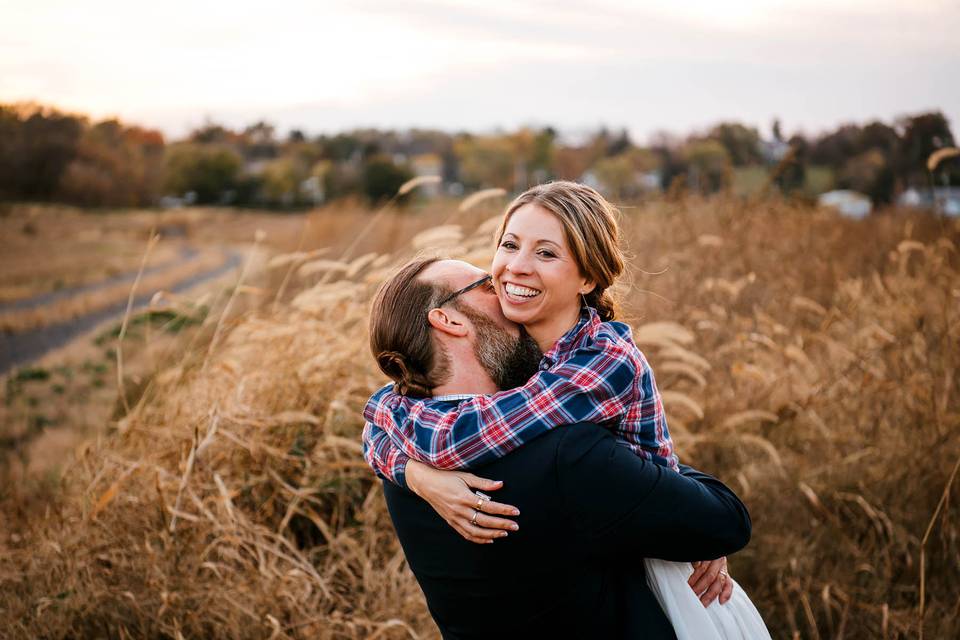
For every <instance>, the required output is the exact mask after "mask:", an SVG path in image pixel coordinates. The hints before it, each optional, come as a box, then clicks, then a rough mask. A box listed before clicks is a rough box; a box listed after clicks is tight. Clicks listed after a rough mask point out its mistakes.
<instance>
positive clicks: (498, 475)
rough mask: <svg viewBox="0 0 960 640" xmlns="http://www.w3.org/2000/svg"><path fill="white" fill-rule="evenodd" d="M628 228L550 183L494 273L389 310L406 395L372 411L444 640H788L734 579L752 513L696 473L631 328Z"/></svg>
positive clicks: (386, 302) (436, 276)
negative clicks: (624, 317)
mask: <svg viewBox="0 0 960 640" xmlns="http://www.w3.org/2000/svg"><path fill="white" fill-rule="evenodd" d="M616 217H617V211H616V210H615V208H614V207H613V206H612V205H611V204H610V203H609V202H607V201H606V200H605V199H604V198H603V197H602V196H601V195H600V194H599V193H597V192H596V191H595V190H593V189H591V188H589V187H587V186H585V185H581V184H577V183H572V182H554V183H548V184H545V185H540V186H537V187H534V188H532V189H530V190H528V191H526V192H525V193H523V194H521V195H520V196H518V197H517V198H516V199H515V200H514V201H513V202H512V203H511V204H510V205H509V206H508V208H507V211H506V213H505V215H504V218H503V222H502V223H501V225H500V228H499V230H498V231H497V235H496V241H497V250H496V254H495V257H494V260H493V265H492V267H491V273H490V274H486V273H484V272H483V271H481V270H480V269H477V268H476V267H473V266H472V265H469V264H467V263H465V262H460V261H456V260H439V259H425V260H417V261H414V262H411V263H409V264H408V265H406V266H405V267H403V268H402V269H401V270H400V271H399V272H398V273H397V274H395V275H394V276H393V277H392V278H390V279H389V280H388V281H387V282H386V283H385V284H384V285H383V286H382V287H381V289H380V291H379V292H378V294H377V296H376V298H375V300H374V303H373V307H372V310H371V316H370V347H371V350H372V351H373V354H374V356H375V357H376V359H377V363H378V364H379V366H380V368H381V370H382V371H383V372H384V373H385V374H387V375H388V376H389V377H390V378H391V379H393V381H394V384H392V385H388V386H387V387H384V388H383V389H380V390H379V391H377V392H376V393H375V394H374V395H373V396H372V397H371V398H370V401H369V402H368V404H367V406H366V408H365V410H364V417H365V420H366V427H365V428H364V433H363V440H364V455H365V457H366V459H367V461H368V462H369V463H370V464H371V466H372V467H373V468H374V470H375V471H376V473H377V474H378V475H379V476H380V477H382V478H383V479H384V493H385V497H386V500H387V505H388V508H389V510H390V514H391V518H392V519H393V522H394V526H395V528H396V530H397V535H398V537H399V539H400V543H401V545H402V547H403V550H404V553H405V554H406V557H407V561H408V563H409V565H410V567H411V569H412V571H413V573H414V575H415V576H416V578H417V580H418V582H419V584H420V586H421V588H422V589H423V592H424V594H425V596H426V600H427V604H428V606H429V608H430V612H431V614H432V615H433V617H434V620H435V621H436V623H437V625H438V627H439V628H440V630H441V632H442V634H443V636H444V637H445V638H493V637H498V638H504V637H507V638H539V637H551V638H679V639H680V640H686V639H688V638H689V639H694V638H695V639H698V640H699V639H709V638H720V639H732V638H745V639H753V638H769V634H768V633H767V630H766V627H765V626H764V623H763V620H762V619H761V618H760V615H759V614H758V613H757V610H756V608H755V607H754V606H753V604H752V603H751V602H750V600H749V598H748V597H747V595H746V593H744V591H743V590H742V589H740V588H739V587H737V585H735V583H734V581H733V579H732V578H730V577H729V575H728V574H727V572H726V558H725V556H726V555H727V554H730V553H733V552H735V551H738V550H740V549H741V548H743V547H744V546H745V545H746V544H747V542H748V541H749V537H750V527H751V523H750V518H749V515H748V513H747V510H746V508H745V507H744V505H743V504H742V503H741V502H740V500H739V499H738V498H737V496H736V495H734V494H733V492H732V491H730V490H729V489H728V488H727V487H726V486H724V485H723V484H722V483H720V482H719V481H717V480H716V479H714V478H712V477H710V476H708V475H706V474H703V473H700V472H698V471H695V470H693V469H691V468H689V467H686V466H683V465H681V464H679V460H678V458H677V455H676V453H675V451H674V447H673V443H672V441H671V439H670V433H669V430H668V428H667V422H666V417H665V415H664V411H663V405H662V402H661V398H660V393H659V391H658V390H657V387H656V382H655V379H654V376H653V371H652V370H651V368H650V366H649V365H648V363H647V361H646V359H645V358H644V356H643V354H642V353H641V352H640V350H639V349H638V348H637V346H636V345H635V344H634V342H633V340H632V338H631V333H630V328H629V327H628V326H627V325H626V324H623V323H620V322H615V321H614V315H615V310H614V305H613V304H612V302H611V300H610V298H609V295H608V293H607V290H608V289H609V287H610V286H611V285H613V283H614V281H615V280H616V278H617V277H618V276H619V275H620V274H621V273H622V271H623V268H624V259H623V255H622V252H621V249H620V247H619V238H618V234H619V230H618V225H617V220H616ZM467 469H469V470H470V471H469V472H467V471H465V470H467ZM490 494H494V495H493V496H491V495H490Z"/></svg>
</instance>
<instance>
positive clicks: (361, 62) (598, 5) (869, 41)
mask: <svg viewBox="0 0 960 640" xmlns="http://www.w3.org/2000/svg"><path fill="white" fill-rule="evenodd" d="M958 78H960V0H909V1H904V0H897V1H894V0H869V1H867V0H800V1H797V0H686V1H684V0H674V1H673V2H650V1H636V2H613V1H609V0H592V1H591V2H548V1H534V0H510V1H509V2H496V1H494V0H477V1H474V0H457V1H454V0H450V1H441V0H404V1H389V0H354V1H352V2H328V1H324V0H311V1H309V2H300V1H294V0H272V1H271V2H269V3H268V2H263V1H262V0H261V1H260V2H245V1H243V0H233V1H231V2H224V1H219V0H165V1H164V2H155V1H154V2H142V1H141V0H87V1H86V2H76V0H69V1H68V0H29V1H26V0H0V103H8V102H18V101H34V102H39V103H42V104H47V105H53V106H57V107H59V108H61V109H65V110H68V111H74V112H81V113H86V114H89V115H91V116H92V117H94V118H103V117H111V116H116V117H119V118H121V119H122V120H124V121H125V122H130V123H136V124H140V125H143V126H149V127H156V128H159V129H161V130H163V131H164V132H165V133H166V134H167V135H168V136H169V137H171V138H176V137H180V136H183V135H185V134H186V133H187V132H189V131H190V130H191V129H192V128H194V127H196V126H199V125H201V124H203V123H204V122H205V121H207V120H212V121H216V122H220V123H222V124H226V125H228V126H231V127H243V126H245V125H247V124H250V123H252V122H255V121H257V120H260V119H265V120H267V121H269V122H271V123H272V124H274V125H275V126H276V127H277V129H278V130H279V131H281V132H284V131H287V130H289V129H292V128H299V129H302V130H304V131H305V132H307V133H308V134H317V133H330V132H335V131H341V130H345V129H351V128H356V127H379V128H408V127H422V128H436V129H443V130H447V131H459V130H469V131H474V132H487V131H492V130H495V129H497V128H501V129H507V130H510V129H514V128H517V127H519V126H543V125H552V126H555V127H558V128H559V129H560V130H561V131H563V132H567V133H570V134H575V133H576V132H584V131H588V130H591V129H596V128H597V127H598V126H601V125H605V126H607V127H609V128H611V129H620V128H626V129H628V130H629V131H630V133H631V135H632V137H633V138H634V139H635V140H637V141H640V142H642V141H644V140H647V139H649V137H650V136H652V135H654V134H655V133H657V132H660V131H668V132H673V133H676V134H686V133H690V132H693V131H702V130H705V129H707V128H709V126H711V125H712V124H714V123H716V122H719V121H724V120H735V121H739V122H743V123H746V124H749V125H753V126H757V127H759V128H760V129H761V131H762V132H764V133H767V132H769V130H770V124H771V122H772V121H773V119H774V118H779V119H780V120H781V122H782V123H783V129H784V131H785V132H787V133H794V132H803V133H805V134H808V135H815V134H816V133H819V132H822V131H825V130H828V129H831V128H834V127H836V126H838V125H839V124H841V123H845V122H860V123H863V122H866V121H869V120H872V119H881V120H883V121H885V122H892V121H893V120H895V119H896V118H897V117H898V116H902V115H905V114H913V113H920V112H923V111H929V110H934V109H936V110H941V111H943V112H944V114H945V115H946V116H947V118H948V119H949V120H950V122H951V124H952V126H953V129H954V132H955V133H960V82H958Z"/></svg>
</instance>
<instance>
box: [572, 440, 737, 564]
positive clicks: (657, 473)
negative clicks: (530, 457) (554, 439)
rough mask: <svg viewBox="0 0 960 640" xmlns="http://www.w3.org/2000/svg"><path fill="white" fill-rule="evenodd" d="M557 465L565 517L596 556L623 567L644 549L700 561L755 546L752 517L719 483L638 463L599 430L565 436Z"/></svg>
mask: <svg viewBox="0 0 960 640" xmlns="http://www.w3.org/2000/svg"><path fill="white" fill-rule="evenodd" d="M557 465H558V467H557V478H558V482H559V491H560V495H561V496H562V500H563V507H564V511H565V512H566V514H567V515H568V517H569V522H570V526H571V528H572V530H573V531H574V535H576V536H577V537H578V538H581V539H582V540H583V542H584V544H585V545H586V546H587V548H589V549H591V550H592V551H591V553H596V554H599V555H601V556H604V557H608V558H610V559H617V558H619V559H621V560H622V559H625V558H628V557H632V556H635V555H636V553H635V551H636V550H637V549H641V550H642V551H643V555H644V556H646V557H653V558H661V559H664V560H674V561H695V560H707V559H712V558H718V557H720V556H724V555H729V554H731V553H734V552H736V551H739V550H740V549H742V548H743V547H745V546H746V545H747V543H748V542H749V541H750V533H751V522H750V514H749V513H748V512H747V508H746V507H745V506H744V504H743V503H742V502H741V501H740V499H739V498H738V497H737V496H736V494H734V493H733V491H731V490H730V489H729V488H727V487H726V485H724V484H723V483H722V482H720V481H719V480H717V479H716V478H713V477H711V476H708V475H707V474H705V473H700V472H699V471H696V470H694V469H691V468H690V467H681V470H680V473H676V472H675V471H672V470H670V469H668V468H666V467H663V466H660V465H657V464H654V463H652V462H650V461H649V460H644V459H642V458H639V457H637V456H636V455H634V454H633V453H632V452H631V451H630V450H629V448H628V447H626V446H624V445H622V444H618V443H617V441H616V439H615V438H614V437H613V436H612V435H611V434H610V433H609V432H608V431H606V430H604V429H601V428H599V427H597V426H595V425H588V424H581V425H576V426H573V427H570V428H568V429H567V430H566V432H565V434H564V436H563V439H562V440H561V441H560V443H559V445H558V449H557Z"/></svg>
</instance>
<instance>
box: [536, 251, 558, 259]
mask: <svg viewBox="0 0 960 640" xmlns="http://www.w3.org/2000/svg"><path fill="white" fill-rule="evenodd" d="M537 253H538V254H539V255H540V257H541V258H556V257H557V254H555V253H554V252H553V251H538V252H537Z"/></svg>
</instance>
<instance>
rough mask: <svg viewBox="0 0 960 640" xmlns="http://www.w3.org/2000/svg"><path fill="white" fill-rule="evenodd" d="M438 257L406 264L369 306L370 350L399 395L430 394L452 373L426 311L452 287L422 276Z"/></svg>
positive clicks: (384, 284) (435, 304) (383, 286)
mask: <svg viewBox="0 0 960 640" xmlns="http://www.w3.org/2000/svg"><path fill="white" fill-rule="evenodd" d="M439 260H440V258H425V259H420V260H414V261H413V262H410V263H408V264H407V265H405V266H404V267H402V268H401V269H400V270H399V271H398V272H397V273H396V274H394V275H393V276H392V277H390V278H389V279H388V280H387V281H386V282H384V283H383V285H382V286H381V287H380V289H379V291H377V295H376V297H375V298H374V299H373V306H372V307H371V309H370V351H371V353H373V357H374V358H375V359H376V361H377V365H378V366H379V367H380V370H381V371H383V372H384V373H385V374H386V375H387V376H389V377H390V379H392V380H393V381H394V383H395V385H394V390H395V391H396V392H397V393H399V394H400V395H410V396H422V397H427V396H430V395H431V393H432V390H433V388H434V387H436V386H438V385H440V384H442V383H443V382H444V381H445V380H446V378H447V376H448V375H449V361H448V359H447V355H446V354H445V353H444V352H443V351H442V350H441V349H440V348H438V347H437V345H436V344H434V340H433V336H432V333H431V331H430V324H429V322H428V321H427V314H428V313H429V312H430V310H431V309H433V308H434V307H436V306H437V304H438V303H439V302H440V300H442V299H443V298H444V296H447V295H449V294H450V289H449V287H445V286H443V285H439V284H433V283H430V282H426V281H424V280H421V279H420V277H419V276H420V274H421V273H423V270H424V269H426V268H427V267H429V266H430V265H432V264H433V263H435V262H438V261H439Z"/></svg>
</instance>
